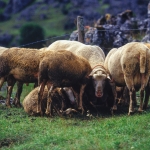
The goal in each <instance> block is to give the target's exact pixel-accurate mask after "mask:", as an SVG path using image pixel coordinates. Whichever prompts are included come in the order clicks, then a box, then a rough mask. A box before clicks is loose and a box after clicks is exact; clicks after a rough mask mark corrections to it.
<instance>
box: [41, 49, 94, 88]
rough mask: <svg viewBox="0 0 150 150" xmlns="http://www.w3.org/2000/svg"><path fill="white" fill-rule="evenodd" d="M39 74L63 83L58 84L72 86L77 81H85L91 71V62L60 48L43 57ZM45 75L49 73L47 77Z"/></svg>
mask: <svg viewBox="0 0 150 150" xmlns="http://www.w3.org/2000/svg"><path fill="white" fill-rule="evenodd" d="M39 70H40V71H39V76H40V77H42V76H43V77H44V78H48V79H50V81H51V82H52V81H53V82H54V83H55V84H56V83H61V85H60V84H59V85H58V86H64V87H65V86H71V85H72V84H75V83H76V82H84V81H83V79H85V78H88V75H89V74H90V72H91V70H92V69H91V66H90V64H89V62H88V61H87V60H86V59H84V58H83V57H80V56H76V55H74V54H73V53H72V52H70V51H66V50H60V51H56V52H54V51H53V53H51V55H50V57H49V56H48V54H47V55H46V56H45V57H44V58H43V60H42V61H41V63H40V67H39ZM45 75H48V76H47V77H46V76H45Z"/></svg>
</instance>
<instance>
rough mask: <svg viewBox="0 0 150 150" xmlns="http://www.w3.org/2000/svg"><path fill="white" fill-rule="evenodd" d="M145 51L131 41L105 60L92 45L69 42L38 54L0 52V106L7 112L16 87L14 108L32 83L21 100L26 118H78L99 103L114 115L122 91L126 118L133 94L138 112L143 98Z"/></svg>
mask: <svg viewBox="0 0 150 150" xmlns="http://www.w3.org/2000/svg"><path fill="white" fill-rule="evenodd" d="M149 48H150V44H149V43H141V42H131V43H128V44H125V45H123V46H121V47H120V48H118V49H117V48H113V49H112V50H110V51H109V53H108V54H107V56H106V57H105V54H104V52H103V50H102V49H101V48H100V47H98V46H96V45H85V44H83V43H80V42H78V41H69V40H58V41H56V42H54V43H52V44H51V45H50V46H49V47H45V48H41V49H27V48H17V47H13V48H4V47H0V88H1V87H2V85H3V83H4V82H7V85H8V86H7V97H6V106H7V107H11V104H10V97H11V93H12V89H13V86H14V84H15V83H16V82H17V92H16V97H15V98H14V102H13V104H14V105H16V106H20V95H21V92H22V87H23V84H24V83H26V84H28V83H35V87H36V88H34V89H33V90H32V91H31V92H30V93H29V94H28V95H27V96H26V97H25V98H24V100H23V107H24V110H25V111H26V112H27V113H28V114H29V115H39V114H40V115H44V114H47V115H49V116H52V115H53V113H54V111H55V112H56V113H57V114H58V115H63V114H69V113H71V112H79V111H81V113H82V114H83V113H84V112H85V111H87V110H89V109H90V108H91V106H94V107H96V106H99V105H102V104H104V105H105V106H106V107H109V108H110V109H111V111H112V112H113V110H117V104H118V101H117V98H118V90H117V88H119V87H121V90H122V91H123V90H124V89H125V87H127V88H126V90H128V95H129V112H128V114H129V115H130V114H131V113H133V112H134V104H135V103H136V96H135V94H136V91H139V90H140V105H139V109H138V111H140V112H141V111H143V109H146V108H147V105H148V99H149V76H150V49H149ZM144 91H145V92H144ZM144 94H145V101H144V104H143V99H144ZM122 96H123V95H121V97H122Z"/></svg>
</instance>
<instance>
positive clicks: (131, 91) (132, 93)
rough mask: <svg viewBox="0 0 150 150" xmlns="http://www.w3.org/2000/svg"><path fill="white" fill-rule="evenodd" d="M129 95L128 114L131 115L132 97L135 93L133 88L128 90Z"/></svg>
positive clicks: (132, 110) (132, 109) (132, 108)
mask: <svg viewBox="0 0 150 150" xmlns="http://www.w3.org/2000/svg"><path fill="white" fill-rule="evenodd" d="M129 95H130V103H129V113H128V115H131V113H133V112H134V107H133V106H134V100H133V97H134V95H135V90H134V89H133V88H132V89H131V90H129Z"/></svg>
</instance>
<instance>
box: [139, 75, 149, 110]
mask: <svg viewBox="0 0 150 150" xmlns="http://www.w3.org/2000/svg"><path fill="white" fill-rule="evenodd" d="M145 81H146V77H145V75H144V74H141V85H142V86H141V89H140V106H139V109H138V111H139V112H142V111H143V99H144V89H145ZM147 82H148V81H147Z"/></svg>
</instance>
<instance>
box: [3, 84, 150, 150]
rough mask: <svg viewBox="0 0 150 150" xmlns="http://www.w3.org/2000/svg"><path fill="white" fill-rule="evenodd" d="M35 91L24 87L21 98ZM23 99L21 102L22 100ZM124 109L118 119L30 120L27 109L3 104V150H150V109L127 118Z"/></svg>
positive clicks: (120, 110) (108, 117)
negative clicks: (8, 106)
mask: <svg viewBox="0 0 150 150" xmlns="http://www.w3.org/2000/svg"><path fill="white" fill-rule="evenodd" d="M32 88H33V85H32V84H31V85H30V86H26V85H24V90H23V94H22V97H21V99H22V100H23V98H24V97H25V96H26V95H27V94H28V93H29V91H30V90H31V89H32ZM22 100H21V101H22ZM127 111H128V108H127V107H124V108H122V107H121V106H120V107H119V109H118V111H117V112H116V113H115V115H114V116H111V115H110V114H109V113H107V114H105V111H104V112H103V111H100V115H99V117H96V116H95V117H92V118H89V117H86V116H79V115H74V116H72V117H71V118H70V117H62V118H60V117H57V116H55V117H53V118H48V117H29V116H28V115H27V114H26V113H25V112H24V110H23V108H14V107H13V108H11V109H8V108H6V107H5V106H1V105H0V148H1V149H2V150H4V149H5V150H7V149H11V150H33V149H34V150H41V149H42V150H119V149H122V150H129V149H136V150H137V149H142V150H148V149H150V123H149V117H150V109H148V110H147V112H144V113H143V114H138V113H137V112H136V113H135V114H134V115H133V116H127Z"/></svg>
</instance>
